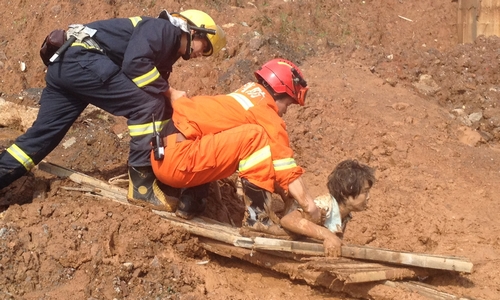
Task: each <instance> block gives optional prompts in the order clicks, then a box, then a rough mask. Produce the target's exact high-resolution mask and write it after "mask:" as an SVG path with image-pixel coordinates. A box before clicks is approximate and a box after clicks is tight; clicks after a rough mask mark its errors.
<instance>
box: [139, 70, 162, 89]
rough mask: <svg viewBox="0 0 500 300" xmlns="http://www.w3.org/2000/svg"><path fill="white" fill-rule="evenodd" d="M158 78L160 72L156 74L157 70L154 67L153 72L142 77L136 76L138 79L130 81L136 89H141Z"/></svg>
mask: <svg viewBox="0 0 500 300" xmlns="http://www.w3.org/2000/svg"><path fill="white" fill-rule="evenodd" d="M158 77H160V72H158V69H156V67H154V68H153V70H151V71H149V72H147V73H146V74H144V75H141V76H138V77H136V78H134V79H132V81H133V82H134V83H135V84H136V85H137V86H138V87H140V88H141V87H143V86H145V85H148V84H150V83H151V82H153V81H155V80H156V79H158Z"/></svg>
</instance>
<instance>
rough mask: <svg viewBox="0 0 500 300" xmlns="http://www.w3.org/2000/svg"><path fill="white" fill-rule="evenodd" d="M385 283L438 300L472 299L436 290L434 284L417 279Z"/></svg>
mask: <svg viewBox="0 0 500 300" xmlns="http://www.w3.org/2000/svg"><path fill="white" fill-rule="evenodd" d="M384 285H387V286H390V287H394V288H400V289H401V290H407V291H411V292H416V293H418V294H420V295H423V296H425V297H427V298H429V299H437V300H471V299H470V298H465V297H457V296H455V295H452V294H449V293H446V292H441V291H438V290H436V289H435V288H434V287H433V286H431V285H428V284H425V283H421V282H415V281H408V282H394V281H390V280H388V281H385V282H384Z"/></svg>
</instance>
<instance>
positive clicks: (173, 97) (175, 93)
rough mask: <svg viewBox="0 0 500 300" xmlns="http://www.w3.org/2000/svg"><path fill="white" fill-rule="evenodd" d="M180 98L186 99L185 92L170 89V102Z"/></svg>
mask: <svg viewBox="0 0 500 300" xmlns="http://www.w3.org/2000/svg"><path fill="white" fill-rule="evenodd" d="M182 97H187V93H186V92H185V91H179V90H174V89H172V91H171V92H170V101H175V100H177V99H179V98H182Z"/></svg>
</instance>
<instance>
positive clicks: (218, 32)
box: [172, 9, 226, 56]
mask: <svg viewBox="0 0 500 300" xmlns="http://www.w3.org/2000/svg"><path fill="white" fill-rule="evenodd" d="M172 16H174V17H181V18H183V19H186V21H187V22H188V24H189V25H191V26H195V27H198V28H205V29H210V30H213V31H215V34H210V33H208V34H207V33H201V35H204V36H205V37H206V38H207V40H208V42H209V44H210V49H208V50H207V51H206V52H203V55H204V56H210V55H212V54H216V53H217V52H219V51H220V50H221V49H222V48H224V47H225V46H226V33H225V32H224V30H223V29H222V28H221V27H220V26H219V25H217V24H215V21H214V20H213V19H212V17H210V16H209V15H208V14H207V13H205V12H203V11H201V10H197V9H188V10H185V11H183V12H180V13H172ZM194 30H195V31H196V29H194ZM195 34H200V33H195Z"/></svg>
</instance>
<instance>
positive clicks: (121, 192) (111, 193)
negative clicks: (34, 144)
mask: <svg viewBox="0 0 500 300" xmlns="http://www.w3.org/2000/svg"><path fill="white" fill-rule="evenodd" d="M38 168H39V169H40V170H42V171H44V172H47V173H50V174H52V175H56V176H59V177H62V178H69V179H70V180H72V181H74V182H76V183H80V184H87V185H90V186H93V187H96V188H98V189H101V190H103V192H102V193H103V196H107V197H110V199H112V200H116V201H119V202H122V203H126V204H129V203H128V201H127V190H125V189H122V188H120V187H116V186H113V185H110V184H108V183H106V182H104V181H101V180H98V179H95V178H93V177H91V176H88V175H85V174H82V173H79V172H76V171H73V170H71V169H68V168H64V167H61V166H58V165H56V164H53V163H50V162H47V161H41V162H40V163H39V164H38ZM96 192H98V191H96Z"/></svg>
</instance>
